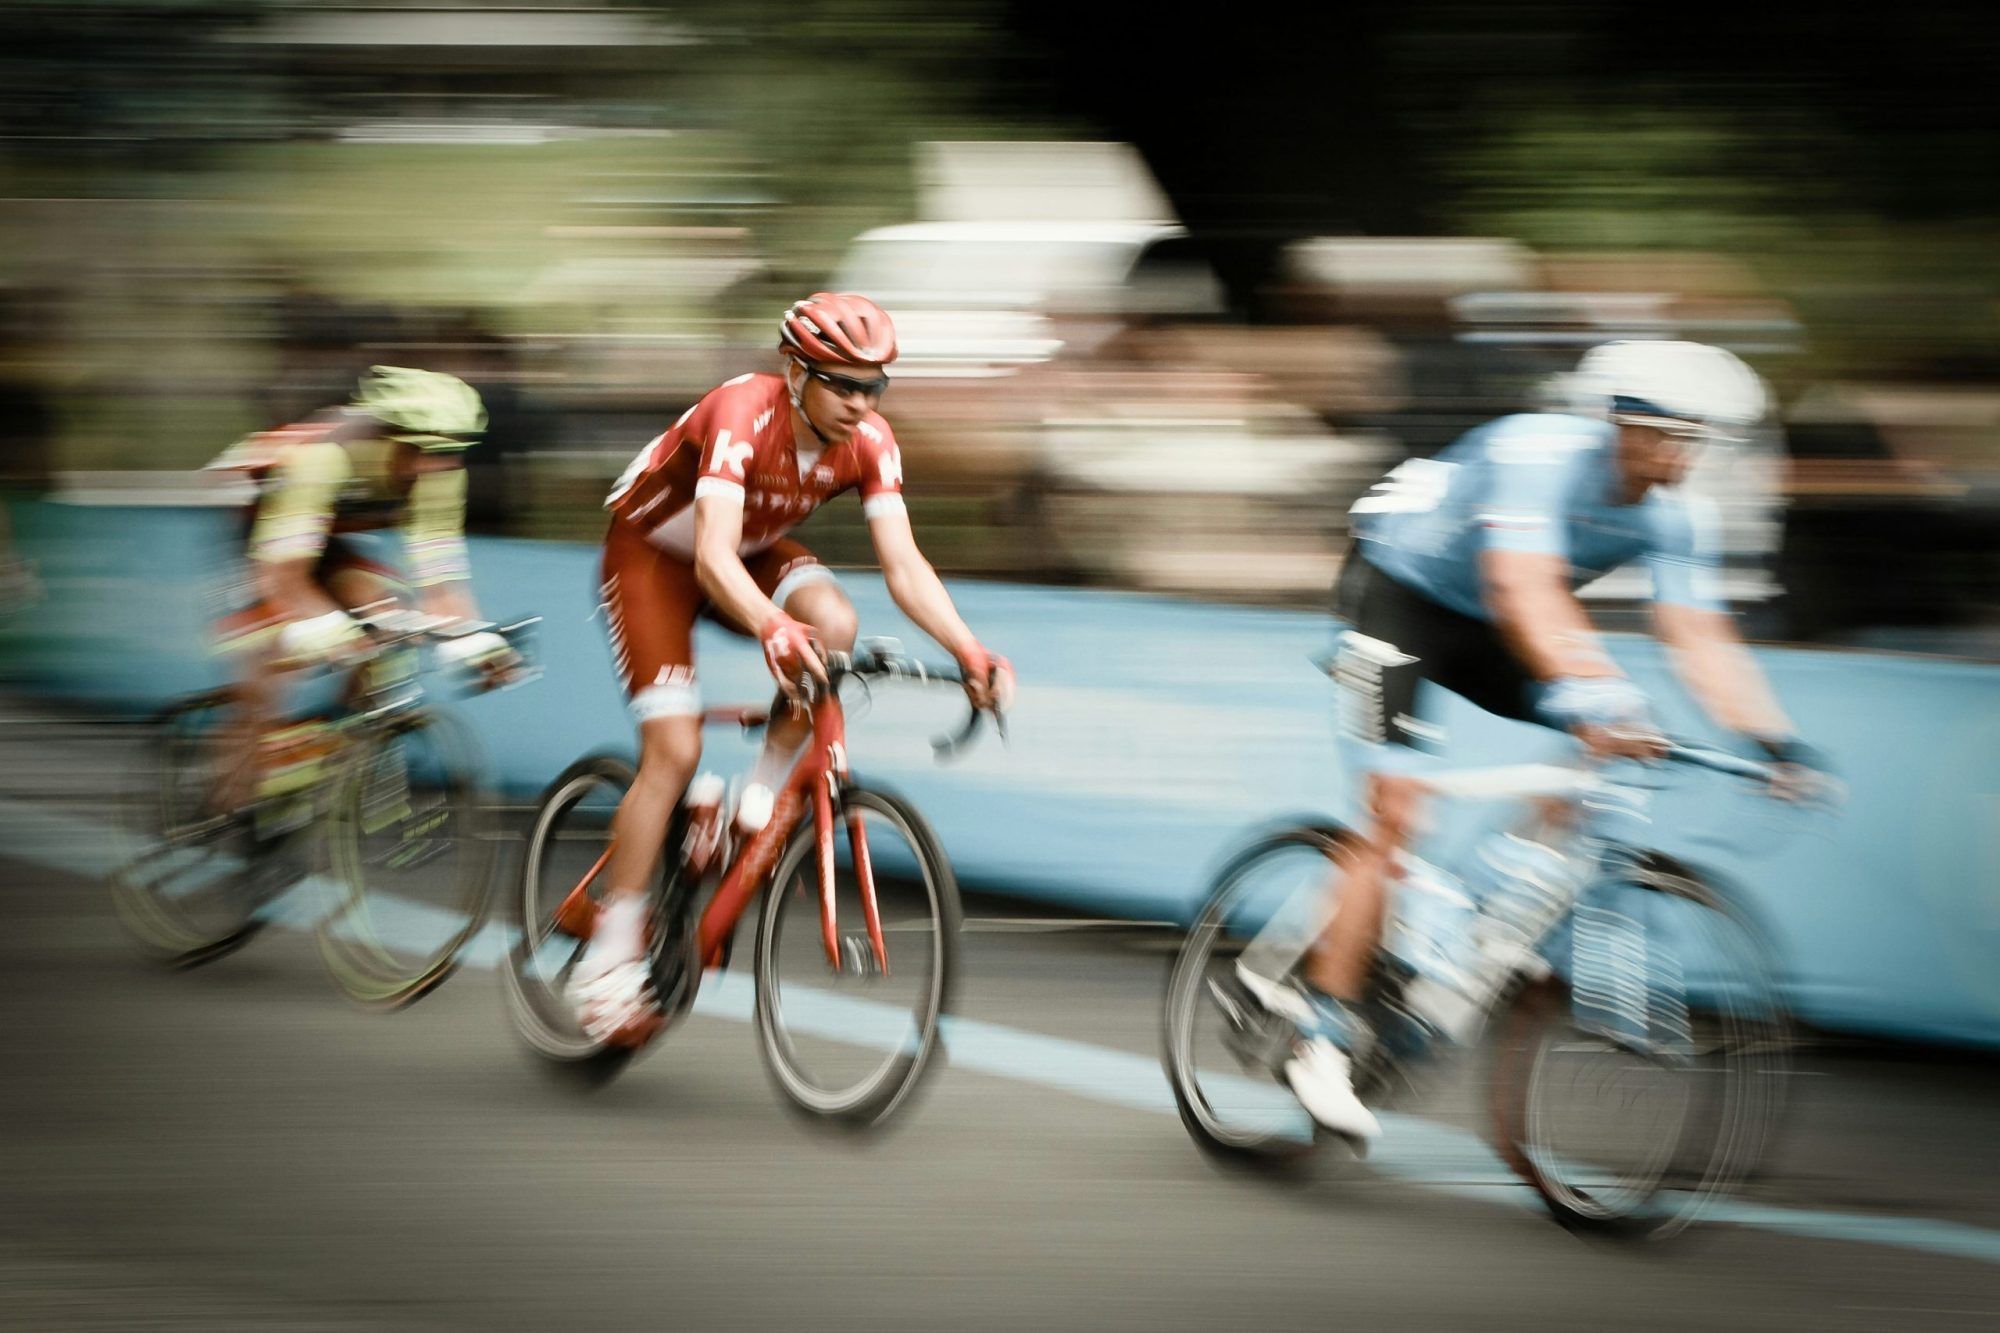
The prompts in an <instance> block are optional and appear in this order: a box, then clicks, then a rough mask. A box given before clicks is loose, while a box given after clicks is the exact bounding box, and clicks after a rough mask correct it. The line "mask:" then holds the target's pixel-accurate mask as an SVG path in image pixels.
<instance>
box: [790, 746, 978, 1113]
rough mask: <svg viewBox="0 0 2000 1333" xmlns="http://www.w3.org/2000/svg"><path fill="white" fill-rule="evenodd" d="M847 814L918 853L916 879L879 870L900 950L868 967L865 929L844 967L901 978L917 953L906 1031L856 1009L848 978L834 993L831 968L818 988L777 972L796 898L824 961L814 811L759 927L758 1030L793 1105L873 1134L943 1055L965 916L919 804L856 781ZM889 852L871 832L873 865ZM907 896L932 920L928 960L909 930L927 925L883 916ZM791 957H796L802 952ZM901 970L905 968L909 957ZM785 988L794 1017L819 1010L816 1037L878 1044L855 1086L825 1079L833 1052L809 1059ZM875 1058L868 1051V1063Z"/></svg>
mask: <svg viewBox="0 0 2000 1333" xmlns="http://www.w3.org/2000/svg"><path fill="white" fill-rule="evenodd" d="M851 813H863V814H864V815H865V816H872V818H866V819H865V823H864V828H867V827H873V828H882V827H887V828H891V829H893V830H894V831H895V833H896V835H897V836H898V837H899V838H900V839H901V840H902V841H903V843H904V846H905V848H906V850H907V851H908V852H909V853H910V854H911V859H912V860H913V861H914V863H915V869H916V874H915V877H914V879H913V880H912V879H907V878H898V879H897V880H896V881H895V883H894V884H893V885H891V884H890V883H889V881H888V880H887V879H886V878H885V877H884V876H882V875H881V874H879V873H878V874H877V875H876V876H875V882H876V889H877V895H878V898H879V899H880V900H881V901H882V903H883V904H884V910H883V916H884V918H885V920H884V921H883V939H884V941H885V945H886V946H887V948H888V949H891V950H894V953H893V956H891V957H890V958H889V967H888V969H887V971H886V972H872V973H871V968H872V964H868V963H863V962H861V961H860V960H861V959H862V958H864V957H868V958H872V954H870V953H868V952H867V948H866V946H865V944H863V943H862V941H861V938H860V936H859V935H858V934H857V935H855V936H852V938H853V939H854V940H855V942H856V944H857V946H858V947H857V951H856V958H855V961H854V964H853V965H852V966H847V965H845V964H844V965H843V972H845V973H851V974H852V980H853V982H854V983H855V984H857V985H860V986H866V985H867V984H869V983H868V980H867V978H868V977H869V976H870V975H874V976H875V977H877V979H878V980H882V979H890V978H895V977H896V976H897V960H898V959H899V958H901V959H905V960H910V959H913V958H915V959H918V960H920V961H918V962H917V970H916V975H915V976H914V977H913V978H912V979H913V980H914V981H915V983H916V984H915V987H914V989H915V995H914V998H913V1001H912V1003H911V1006H910V1008H911V1015H910V1016H911V1019H912V1020H913V1021H912V1023H911V1024H910V1026H909V1027H908V1028H904V1029H902V1030H901V1031H900V1032H898V1033H895V1034H891V1033H890V1032H889V1030H888V1029H889V1027H890V1026H892V1025H896V1026H900V1024H896V1023H895V1020H890V1019H889V1018H888V1013H889V1012H890V1006H886V1005H880V1004H874V1005H873V1007H872V1008H871V1009H868V1010H856V1009H854V1008H853V1007H852V1006H853V1004H854V1003H855V1001H854V999H853V998H852V997H851V995H849V994H848V991H849V987H848V986H847V985H845V984H843V985H842V986H841V989H840V990H838V991H833V992H831V993H830V995H829V994H827V993H825V986H826V979H825V977H823V976H822V977H821V978H820V982H821V984H820V986H819V987H807V986H804V985H794V984H793V980H794V978H790V977H787V978H781V977H780V970H781V966H783V964H782V963H781V955H782V954H783V951H784V948H785V930H786V921H787V918H788V912H787V908H788V907H796V906H798V905H799V904H800V903H801V902H804V903H805V904H806V906H807V907H809V908H810V910H809V911H802V912H794V913H790V914H789V915H790V916H792V917H795V918H797V919H798V920H799V921H800V922H801V926H800V927H799V929H800V930H801V932H802V933H803V931H804V923H805V922H807V921H809V922H810V924H811V927H812V931H811V934H810V935H809V936H805V939H806V941H807V942H806V943H804V944H803V945H801V946H800V948H799V949H798V950H796V951H795V954H796V953H803V954H804V955H807V956H810V955H812V954H813V953H814V952H815V951H817V952H818V955H819V957H820V958H821V959H822V960H823V959H824V944H823V937H822V936H821V935H820V933H819V915H818V893H817V889H818V882H817V875H816V874H810V873H809V874H806V875H803V876H802V875H801V873H800V872H801V871H802V870H804V869H806V868H807V864H808V861H809V860H810V859H812V858H813V857H814V855H815V852H816V850H817V838H816V832H815V825H814V822H813V820H812V819H810V818H808V819H807V820H805V821H804V822H803V823H802V824H801V825H800V827H799V828H798V830H797V831H796V832H795V833H794V834H793V835H792V837H791V840H790V841H789V842H788V843H787V844H786V846H785V849H784V852H783V854H782V855H781V856H780V857H779V859H778V863H777V868H776V870H775V871H774V872H773V874H772V877H771V881H770V884H769V885H768V886H767V888H766V891H765V894H764V905H763V911H762V913H761V915H760V917H759V920H758V925H757V959H756V989H757V999H756V1014H757V1038H758V1050H759V1053H760V1054H761V1055H762V1056H763V1060H764V1067H765V1069H766V1070H767V1071H768V1072H769V1073H770V1076H771V1079H772V1082H773V1083H774V1085H775V1086H776V1087H777V1089H778V1091H779V1093H780V1094H781V1095H782V1097H783V1098H784V1101H785V1103H786V1104H787V1105H788V1106H790V1107H791V1108H792V1109H793V1110H795V1111H796V1112H798V1113H799V1114H800V1115H801V1116H802V1117H804V1118H805V1119H806V1120H808V1121H809V1122H812V1123H816V1124H820V1125H824V1126H826V1127H828V1128H832V1129H837V1130H843V1131H865V1130H870V1129H874V1128H877V1127H879V1126H881V1125H883V1124H885V1123H886V1122H888V1121H889V1120H890V1119H891V1117H893V1116H894V1115H895V1114H896V1113H897V1112H898V1111H900V1110H902V1109H903V1108H904V1107H906V1106H907V1105H908V1104H909V1102H910V1099H911V1096H912V1094H913V1093H915V1092H916V1090H917V1089H918V1088H919V1086H921V1085H922V1083H923V1081H924V1079H925V1077H926V1075H927V1074H929V1073H930V1072H932V1071H933V1070H934V1069H935V1068H936V1064H937V1059H936V1057H937V1056H938V1055H939V1053H940V1052H941V1051H942V1049H943V1040H942V1026H943V1022H944V1019H945V1018H946V1017H947V1016H948V1015H949V1014H950V1012H951V1006H952V1002H953V997H954V995H955V992H956V989H957V984H958V952H959V938H958V937H959V928H960V924H961V922H962V919H963V913H962V910H961V908H960V904H959V897H958V882H957V879H956V877H955V876H954V875H953V873H952V868H951V862H950V860H949V859H948V858H947V857H946V855H945V852H944V847H943V845H942V844H941V843H940V842H939V841H938V838H937V834H936V833H935V832H933V831H932V829H931V827H930V824H929V823H928V822H927V821H926V820H925V819H924V817H923V816H922V814H920V813H919V812H918V811H917V809H916V807H915V806H913V805H911V804H910V802H909V801H907V800H905V799H904V798H903V797H901V796H898V795H896V794H895V793H894V792H891V791H887V790H884V789H882V788H879V787H873V786H865V785H862V784H859V783H853V782H850V783H847V784H845V785H844V786H843V787H842V788H841V791H840V797H839V802H838V808H837V809H836V812H835V818H836V823H837V825H838V827H839V829H840V830H842V832H843V833H845V831H846V830H847V827H848V825H847V818H846V817H847V816H848V815H849V814H851ZM836 836H840V835H836ZM881 850H884V849H878V847H877V845H876V843H875V841H874V839H873V838H870V839H869V853H870V858H871V861H872V862H873V863H874V864H875V865H877V866H880V865H881V864H882V863H883V857H882V856H881V854H880V851H881ZM838 873H839V871H838V870H836V874H838ZM806 890H811V892H810V893H807V892H806ZM905 901H910V902H914V903H915V905H916V906H915V908H914V909H913V910H914V911H915V912H921V913H923V914H924V916H925V917H926V918H927V924H928V927H929V930H930V937H931V938H932V940H933V941H934V945H933V947H932V948H931V949H930V950H929V951H928V955H929V956H928V958H927V959H925V958H923V957H922V953H921V951H920V948H919V947H918V945H917V943H916V941H915V939H914V938H913V937H914V936H915V935H916V933H917V931H918V930H920V929H922V928H923V926H921V925H919V926H915V927H911V926H907V925H902V924H900V923H894V922H891V921H889V920H887V919H886V918H887V917H888V916H889V915H890V913H891V912H892V911H893V910H894V909H895V907H896V906H897V905H899V904H901V903H903V902H905ZM846 908H847V912H846V919H847V920H848V922H849V929H850V930H853V929H854V926H855V924H856V923H857V922H858V917H857V916H856V915H855V912H856V911H857V910H858V907H857V904H856V903H855V902H849V903H847V904H846ZM908 919H909V920H912V921H914V920H915V917H914V915H912V916H911V917H910V918H908ZM792 961H794V962H796V961H797V958H796V957H794V959H793V960H792ZM785 970H786V971H796V970H798V969H795V968H786V969H785ZM904 974H905V975H907V974H908V963H907V962H906V963H905V968H904ZM835 978H836V981H839V982H843V983H844V982H846V981H847V980H848V978H847V977H845V976H843V975H841V974H835ZM786 991H789V992H790V993H791V995H792V1002H791V1004H790V1010H791V1012H792V1014H793V1016H794V1018H797V1017H798V1016H799V1015H800V1014H802V1013H807V1012H809V1010H808V1006H811V1009H812V1010H813V1011H817V1027H818V1029H819V1033H816V1035H818V1034H820V1033H828V1032H833V1033H837V1034H838V1035H837V1036H835V1037H834V1038H833V1040H834V1043H835V1044H836V1045H840V1046H844V1047H847V1048H858V1049H868V1050H881V1051H883V1052H884V1057H883V1058H882V1059H881V1060H880V1061H879V1062H877V1063H875V1065H874V1067H873V1068H872V1069H871V1070H869V1071H868V1072H867V1073H866V1074H864V1075H863V1076H861V1077H859V1078H857V1079H855V1080H854V1081H853V1082H852V1083H849V1084H846V1085H845V1086H835V1085H830V1084H837V1083H838V1082H839V1080H832V1079H829V1078H828V1077H827V1076H826V1075H825V1074H824V1073H823V1070H824V1068H825V1066H826V1064H827V1063H829V1062H830V1060H829V1058H828V1053H825V1052H821V1053H816V1054H815V1055H814V1056H812V1057H810V1058H808V1057H807V1056H806V1055H805V1054H803V1053H802V1051H801V1049H800V1046H799V1042H798V1040H797V1038H798V1036H799V1035H800V1031H801V1029H800V1028H799V1025H798V1024H797V1023H788V1020H787V1010H788V1004H787V999H786V995H785V992H786ZM829 1004H831V1005H832V1006H833V1009H832V1010H831V1012H829V1011H828V1009H827V1006H828V1005H829ZM877 1011H879V1013H878V1012H877ZM877 1019H880V1020H881V1022H880V1026H881V1028H882V1030H881V1031H880V1032H876V1031H873V1030H872V1028H873V1027H874V1026H875V1025H876V1020H877ZM863 1023H865V1024H867V1025H869V1026H870V1028H871V1031H870V1032H869V1033H868V1035H867V1036H865V1037H858V1036H857V1031H858V1026H859V1025H860V1024H863ZM869 1058H871V1057H867V1056H864V1057H863V1061H864V1063H865V1062H866V1061H867V1060H868V1059H869ZM814 1066H818V1068H815V1067H814Z"/></svg>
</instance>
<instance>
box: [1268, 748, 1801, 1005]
mask: <svg viewBox="0 0 2000 1333" xmlns="http://www.w3.org/2000/svg"><path fill="white" fill-rule="evenodd" d="M1666 757H1667V758H1669V759H1671V760H1673V761H1675V762H1678V763H1682V764H1687V765H1689V766H1692V767H1696V768H1705V769H1708V770H1710V771H1712V772H1717V773H1721V774H1724V775H1727V776H1734V777H1741V778H1746V779H1751V780H1755V781H1760V782H1766V783H1768V782H1769V781H1771V779H1772V776H1773V770H1772V769H1771V767H1770V766H1769V765H1766V764H1759V763H1756V762H1754V761H1751V760H1745V759H1738V758H1736V757H1735V756H1733V755H1728V754H1723V753H1721V752H1719V751H1714V750H1708V749H1704V748H1699V747H1693V746H1687V745H1682V744H1673V745H1670V747H1669V749H1668V752H1667V756H1666ZM1421 781H1422V783H1423V786H1424V791H1425V795H1426V796H1427V797H1430V798H1436V797H1456V798H1459V799H1464V800H1473V801H1482V802H1501V801H1524V800H1530V799H1533V798H1537V797H1541V798H1554V799H1557V800H1560V801H1563V802H1565V803H1567V804H1569V805H1571V806H1572V807H1574V806H1575V805H1577V804H1579V803H1581V802H1583V801H1584V800H1585V799H1586V798H1588V797H1590V796H1593V795H1601V794H1604V793H1608V792H1616V791H1618V790H1620V789H1621V788H1622V787H1623V786H1624V785H1625V784H1621V783H1619V782H1616V781H1614V780H1612V779H1610V778H1608V777H1606V776H1605V775H1604V774H1603V773H1602V772H1600V771H1598V770H1597V768H1596V767H1595V766H1589V767H1586V766H1577V765H1565V764H1548V763H1533V764H1507V765H1500V766H1490V767H1481V768H1461V769H1448V770H1442V771H1438V772H1433V773H1426V774H1424V775H1423V777H1422V778H1421ZM1585 823H1586V820H1584V819H1583V818H1581V817H1578V818H1573V819H1570V820H1567V821H1565V822H1564V824H1563V826H1562V831H1563V834H1564V838H1563V841H1564V844H1565V846H1564V850H1565V851H1571V850H1574V849H1575V848H1577V847H1578V846H1579V845H1580V844H1585V843H1588V842H1590V841H1592V840H1590V839H1587V838H1586V837H1585V831H1584V824H1585ZM1606 850H1607V848H1606V847H1605V846H1604V845H1602V844H1599V845H1596V846H1594V847H1592V849H1591V852H1592V862H1593V864H1592V866H1591V868H1590V869H1589V871H1588V872H1587V873H1584V874H1582V875H1581V876H1580V877H1579V879H1578V885H1579V889H1580V888H1581V887H1582V886H1587V885H1589V884H1590V883H1592V882H1594V881H1595V879H1596V877H1597V875H1598V873H1599V870H1598V867H1599V866H1600V865H1601V864H1602V860H1603V856H1604V854H1605V852H1606ZM1415 861H1416V858H1415V857H1414V856H1413V855H1412V853H1410V852H1409V850H1408V849H1403V850H1402V851H1400V852H1399V854H1398V856H1397V860H1396V865H1395V868H1394V876H1395V880H1396V882H1397V885H1398V886H1399V887H1400V886H1403V882H1404V881H1405V880H1406V878H1407V872H1408V871H1409V870H1410V869H1411V868H1412V866H1413V864H1414V863H1415ZM1433 869H1434V870H1435V869H1436V868H1435V867H1433ZM1443 873H1446V874H1450V873H1451V872H1449V871H1444V872H1443ZM1454 878H1455V877H1454ZM1572 905H1573V904H1572ZM1334 910H1336V909H1335V908H1334V907H1333V906H1332V905H1331V904H1329V903H1328V902H1327V896H1326V894H1325V893H1324V891H1323V890H1321V889H1320V888H1318V887H1311V888H1307V889H1305V890H1302V891H1301V892H1300V893H1299V894H1297V895H1294V898H1293V900H1291V901H1288V902H1286V903H1285V904H1283V905H1281V906H1280V907H1279V908H1278V910H1276V911H1275V912H1273V913H1272V915H1271V918H1270V919H1269V920H1268V921H1267V922H1265V924H1264V925H1263V927H1262V928H1260V929H1259V930H1258V932H1257V934H1256V935H1255V936H1253V937H1252V939H1251V941H1250V943H1249V944H1247V945H1246V946H1245V947H1244V950H1243V956H1244V958H1245V959H1246V960H1247V959H1250V958H1253V957H1254V958H1255V960H1256V969H1257V971H1259V972H1260V973H1262V974H1264V975H1267V976H1283V975H1284V974H1285V973H1287V972H1289V971H1290V970H1291V969H1293V968H1294V967H1296V966H1298V964H1299V961H1300V960H1301V959H1302V958H1304V956H1305V954H1306V952H1307V950H1309V949H1310V948H1311V947H1312V945H1313V943H1314V941H1316V940H1317V939H1318V938H1319V936H1320V934H1321V932H1323V931H1324V930H1325V929H1326V926H1327V924H1328V922H1329V921H1330V920H1331V915H1330V913H1331V912H1332V911H1334Z"/></svg>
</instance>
